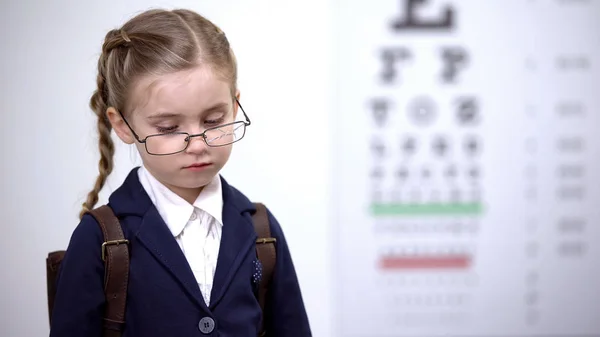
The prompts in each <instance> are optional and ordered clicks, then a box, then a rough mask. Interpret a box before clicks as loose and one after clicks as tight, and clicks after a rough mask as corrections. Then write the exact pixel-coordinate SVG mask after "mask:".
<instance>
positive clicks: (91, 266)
mask: <svg viewBox="0 0 600 337" xmlns="http://www.w3.org/2000/svg"><path fill="white" fill-rule="evenodd" d="M102 242H103V236H102V231H101V230H100V227H99V226H98V223H96V220H95V219H94V218H93V217H92V216H90V215H89V214H86V215H85V216H84V217H83V218H82V219H81V222H80V223H79V225H78V226H77V227H76V228H75V230H74V231H73V234H72V235H71V239H70V242H69V245H68V247H67V251H66V253H65V256H64V258H63V260H62V262H61V265H60V270H59V274H58V279H57V290H56V295H55V296H56V297H55V300H54V308H53V309H52V319H51V324H50V337H81V336H86V337H101V335H102V319H103V312H104V303H105V298H104V285H103V280H104V264H103V262H102V258H101V246H102Z"/></svg>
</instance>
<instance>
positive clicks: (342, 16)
mask: <svg viewBox="0 0 600 337" xmlns="http://www.w3.org/2000/svg"><path fill="white" fill-rule="evenodd" d="M335 13H336V27H337V28H336V29H337V31H336V35H335V39H334V40H335V41H336V51H337V54H336V60H337V62H338V63H337V64H336V85H337V92H336V95H337V100H336V102H337V106H336V108H337V109H336V119H335V121H336V122H335V124H336V126H337V128H336V130H335V133H334V134H335V145H336V147H335V154H336V157H335V198H336V210H335V218H336V219H335V220H336V240H337V243H336V260H335V265H336V270H335V274H336V289H337V292H336V303H337V305H336V317H338V318H339V319H338V322H337V323H338V325H337V331H339V334H340V336H364V337H378V336H549V335H552V336H582V335H585V336H600V319H598V315H599V313H600V286H599V285H600V91H599V90H600V34H599V33H598V32H600V2H598V1H592V0H589V1H585V0H508V1H479V0H462V1H433V0H432V1H427V0H402V1H399V0H382V1H369V2H364V1H338V2H337V4H336V7H335Z"/></svg>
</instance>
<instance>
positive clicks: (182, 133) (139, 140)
mask: <svg viewBox="0 0 600 337" xmlns="http://www.w3.org/2000/svg"><path fill="white" fill-rule="evenodd" d="M234 99H235V102H236V103H237V105H238V106H239V107H240V109H241V110H242V113H243V114H244V118H245V119H246V120H245V121H235V122H231V123H226V124H221V125H217V126H214V127H211V128H208V129H206V130H204V131H203V132H202V133H197V134H192V135H191V134H189V133H188V132H183V131H174V132H169V133H157V134H152V135H149V136H146V137H145V138H144V139H140V137H139V136H138V134H137V133H136V132H135V131H134V130H133V128H132V127H131V125H129V122H127V119H125V116H123V113H122V112H121V111H119V115H121V118H122V119H123V121H124V122H125V125H127V127H128V128H129V130H131V133H132V134H133V136H134V137H135V140H136V141H137V142H138V143H140V144H144V149H146V152H147V153H148V154H149V155H152V156H170V155H173V154H177V153H181V152H183V151H185V150H187V148H188V147H189V146H190V143H191V139H192V138H194V137H202V139H203V140H204V143H205V144H206V145H207V146H209V147H221V146H227V145H231V144H233V143H235V142H238V141H240V140H241V139H242V138H244V136H242V137H241V138H240V139H238V140H236V141H233V142H231V143H227V144H223V145H211V144H209V143H208V141H207V139H206V132H210V131H212V130H216V129H220V128H223V127H225V126H229V125H234V124H239V123H240V122H243V123H244V128H245V127H247V126H250V124H252V122H250V118H248V115H247V114H246V111H244V108H243V107H242V104H241V103H240V101H239V100H238V99H237V97H235V98H234ZM173 134H177V135H187V137H186V138H185V143H186V145H185V147H184V148H183V149H182V150H180V151H177V152H171V153H165V154H156V153H151V152H150V151H148V145H147V143H146V141H147V140H148V138H151V137H159V136H164V135H173ZM245 134H246V131H245V130H244V135H245Z"/></svg>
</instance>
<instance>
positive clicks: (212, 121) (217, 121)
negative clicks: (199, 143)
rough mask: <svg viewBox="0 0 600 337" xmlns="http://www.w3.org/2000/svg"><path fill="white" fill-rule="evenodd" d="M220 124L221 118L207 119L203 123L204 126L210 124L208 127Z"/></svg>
mask: <svg viewBox="0 0 600 337" xmlns="http://www.w3.org/2000/svg"><path fill="white" fill-rule="evenodd" d="M222 122H223V118H218V119H207V120H205V121H204V123H205V124H210V125H217V124H221V123H222Z"/></svg>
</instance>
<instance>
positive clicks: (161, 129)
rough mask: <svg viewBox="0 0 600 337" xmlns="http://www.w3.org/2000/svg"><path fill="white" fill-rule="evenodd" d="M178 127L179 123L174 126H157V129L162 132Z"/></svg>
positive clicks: (171, 130)
mask: <svg viewBox="0 0 600 337" xmlns="http://www.w3.org/2000/svg"><path fill="white" fill-rule="evenodd" d="M178 127H179V126H178V125H173V126H157V127H156V129H157V130H158V132H160V133H169V132H173V131H175V130H177V128H178Z"/></svg>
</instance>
